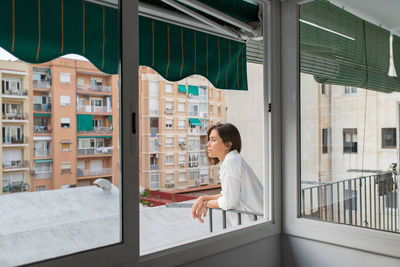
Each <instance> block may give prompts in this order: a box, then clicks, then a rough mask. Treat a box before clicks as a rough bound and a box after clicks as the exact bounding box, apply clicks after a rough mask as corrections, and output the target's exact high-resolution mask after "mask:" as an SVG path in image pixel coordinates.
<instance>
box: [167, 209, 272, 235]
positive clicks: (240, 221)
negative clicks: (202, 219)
mask: <svg viewBox="0 0 400 267" xmlns="http://www.w3.org/2000/svg"><path fill="white" fill-rule="evenodd" d="M192 205H193V203H166V204H165V207H166V208H192ZM208 210H209V211H208V213H209V214H208V216H209V226H210V233H212V232H213V228H214V227H213V226H214V225H213V211H214V210H219V211H222V228H223V229H226V213H227V212H231V213H236V214H237V215H238V216H237V218H238V224H239V225H242V214H245V215H250V216H251V217H252V218H253V220H254V221H257V220H258V217H263V216H264V215H263V214H262V213H258V212H250V211H243V210H222V209H212V208H209V209H208Z"/></svg>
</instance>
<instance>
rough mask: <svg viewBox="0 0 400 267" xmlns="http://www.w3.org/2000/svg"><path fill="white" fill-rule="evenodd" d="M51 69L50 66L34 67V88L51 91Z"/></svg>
mask: <svg viewBox="0 0 400 267" xmlns="http://www.w3.org/2000/svg"><path fill="white" fill-rule="evenodd" d="M51 84H52V82H51V71H50V69H48V68H38V67H34V68H33V74H32V85H33V89H34V90H40V91H49V89H50V88H51Z"/></svg>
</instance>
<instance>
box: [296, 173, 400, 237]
mask: <svg viewBox="0 0 400 267" xmlns="http://www.w3.org/2000/svg"><path fill="white" fill-rule="evenodd" d="M398 192H399V177H398V175H396V174H394V173H392V172H384V173H379V174H375V175H370V176H362V177H358V178H353V179H347V180H342V181H337V182H332V183H325V184H319V185H317V186H312V187H309V188H304V189H301V215H302V216H303V217H306V218H313V219H318V220H323V221H329V222H335V223H342V224H347V225H354V226H359V227H366V228H372V229H379V230H384V231H390V232H399V210H398V209H399V203H398V202H399V198H398V196H397V195H398Z"/></svg>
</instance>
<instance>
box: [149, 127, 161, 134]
mask: <svg viewBox="0 0 400 267" xmlns="http://www.w3.org/2000/svg"><path fill="white" fill-rule="evenodd" d="M158 132H159V128H158V127H150V133H152V134H158Z"/></svg>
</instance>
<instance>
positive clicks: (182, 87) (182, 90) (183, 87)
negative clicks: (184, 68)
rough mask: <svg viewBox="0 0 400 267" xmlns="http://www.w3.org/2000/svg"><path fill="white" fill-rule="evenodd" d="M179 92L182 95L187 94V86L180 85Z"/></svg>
mask: <svg viewBox="0 0 400 267" xmlns="http://www.w3.org/2000/svg"><path fill="white" fill-rule="evenodd" d="M178 91H179V92H181V93H186V85H181V84H179V85H178Z"/></svg>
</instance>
